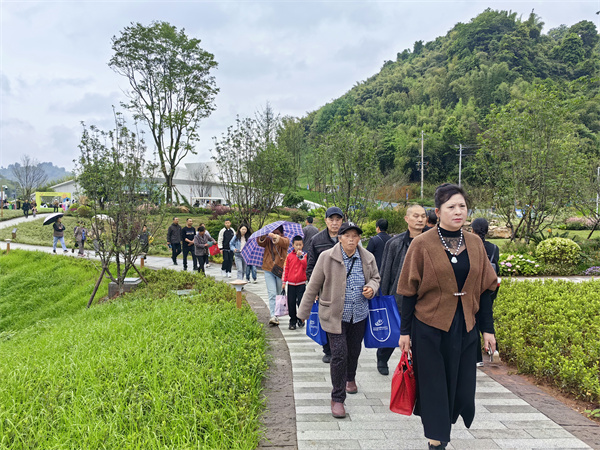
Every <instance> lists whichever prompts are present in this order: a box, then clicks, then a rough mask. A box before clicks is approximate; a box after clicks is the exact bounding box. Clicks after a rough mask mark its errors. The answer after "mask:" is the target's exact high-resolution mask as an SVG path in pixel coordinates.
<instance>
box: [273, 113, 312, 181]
mask: <svg viewBox="0 0 600 450" xmlns="http://www.w3.org/2000/svg"><path fill="white" fill-rule="evenodd" d="M277 145H278V146H279V148H281V149H283V150H285V151H286V152H287V154H288V155H289V156H288V157H289V158H291V160H292V161H293V177H292V178H293V180H292V184H293V185H294V186H296V185H297V184H298V175H299V174H300V172H301V170H302V169H301V168H302V154H303V153H305V151H306V140H305V138H304V127H303V126H302V123H301V122H300V121H299V120H298V119H296V118H294V117H284V118H283V119H282V121H281V127H280V129H279V132H278V134H277Z"/></svg>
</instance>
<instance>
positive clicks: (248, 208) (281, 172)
mask: <svg viewBox="0 0 600 450" xmlns="http://www.w3.org/2000/svg"><path fill="white" fill-rule="evenodd" d="M264 136H265V129H264V128H263V127H261V123H260V122H258V121H257V120H256V119H252V118H245V119H240V118H239V117H238V118H237V120H236V124H235V126H230V127H228V128H227V132H226V133H224V134H223V136H222V138H221V139H220V140H217V139H216V138H215V148H214V155H213V157H212V159H213V160H214V161H215V162H216V164H217V167H218V169H219V179H220V181H221V182H222V183H223V184H224V185H225V192H226V194H225V195H226V197H227V202H228V203H229V204H230V205H232V206H235V208H236V209H235V213H234V214H235V215H236V219H237V220H238V221H239V223H247V224H252V223H253V222H252V220H253V219H254V220H255V222H256V224H255V225H256V228H261V227H262V226H263V225H264V223H265V221H266V219H267V216H268V214H269V213H270V212H271V211H272V210H273V208H274V207H275V206H277V205H278V204H280V203H281V199H282V197H283V191H285V190H286V189H287V188H288V187H289V185H290V177H291V175H292V164H291V163H290V160H289V158H287V157H286V152H285V151H283V150H282V149H280V148H279V147H278V146H277V145H276V144H275V142H273V141H268V140H266V139H264Z"/></svg>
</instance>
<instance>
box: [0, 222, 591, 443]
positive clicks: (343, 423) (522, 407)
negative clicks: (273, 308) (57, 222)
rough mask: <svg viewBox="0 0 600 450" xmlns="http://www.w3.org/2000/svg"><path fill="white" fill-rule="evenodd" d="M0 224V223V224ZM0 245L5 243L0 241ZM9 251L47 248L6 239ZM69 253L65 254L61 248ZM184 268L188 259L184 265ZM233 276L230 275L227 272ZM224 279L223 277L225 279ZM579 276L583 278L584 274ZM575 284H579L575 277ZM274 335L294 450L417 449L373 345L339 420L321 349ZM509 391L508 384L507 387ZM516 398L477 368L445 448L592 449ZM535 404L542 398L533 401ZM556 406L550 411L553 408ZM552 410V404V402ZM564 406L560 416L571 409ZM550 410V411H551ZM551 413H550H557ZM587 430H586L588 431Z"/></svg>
mask: <svg viewBox="0 0 600 450" xmlns="http://www.w3.org/2000/svg"><path fill="white" fill-rule="evenodd" d="M2 225H3V224H1V223H0V227H2ZM2 248H3V249H4V248H5V244H4V243H2ZM11 248H22V249H26V250H38V251H46V252H51V251H52V249H51V248H50V247H35V246H28V245H22V244H14V243H13V244H11ZM68 255H71V253H68ZM146 266H147V267H150V268H154V269H159V268H172V269H175V270H182V264H181V263H180V264H179V265H178V266H173V264H172V261H171V260H170V259H169V258H165V257H152V256H149V257H148V259H147V261H146ZM190 266H191V262H190ZM207 274H208V275H211V276H213V277H215V278H216V279H217V280H221V279H222V277H221V271H220V266H219V265H215V264H211V265H210V267H209V268H208V269H207ZM233 276H234V278H235V272H234V274H233ZM234 278H232V279H231V280H233V279H234ZM584 279H585V278H584ZM577 281H582V280H581V279H578V280H577ZM245 289H246V290H247V291H249V292H252V293H254V294H256V295H258V296H259V297H261V298H262V299H263V301H265V303H267V290H266V285H265V283H264V278H263V275H262V274H261V273H260V272H259V282H258V283H257V284H248V285H247V286H246V288H245ZM280 321H281V326H280V328H281V332H282V334H283V336H284V338H285V341H286V343H287V346H288V349H289V352H290V357H291V361H292V372H293V385H294V397H295V405H296V425H297V439H298V449H299V450H308V449H323V450H326V449H327V450H330V449H331V450H333V449H374V450H375V449H377V450H384V449H424V448H426V447H427V444H426V440H425V438H424V437H423V429H422V426H421V422H420V419H419V418H418V417H416V416H410V417H406V416H401V415H398V414H394V413H392V412H390V411H389V395H390V381H391V375H390V376H382V375H380V374H379V373H378V372H377V368H376V356H375V350H374V349H363V351H362V353H361V356H360V359H359V365H358V371H357V376H356V381H357V385H358V389H359V392H358V393H357V394H355V395H348V397H347V399H346V411H347V413H348V415H347V417H346V418H345V419H341V420H340V419H335V418H333V417H332V416H331V411H330V399H331V397H330V392H331V383H330V378H329V365H327V364H324V363H323V362H322V361H321V357H322V351H321V347H320V346H318V345H316V344H315V343H314V342H313V341H312V340H310V339H309V338H308V337H306V335H305V329H304V328H302V329H300V328H299V329H296V330H293V331H292V330H288V327H287V324H288V317H287V316H286V317H282V318H280ZM399 358H400V355H399V353H398V352H395V353H394V355H393V356H392V358H391V360H390V368H391V369H392V368H393V367H395V365H396V364H397V363H398V361H399ZM513 390H514V389H513ZM532 403H535V404H540V402H539V401H538V402H534V401H529V402H528V401H527V400H526V398H524V396H521V395H517V394H515V393H513V392H511V390H509V389H508V388H506V387H504V386H503V385H502V384H500V383H498V382H496V381H494V379H492V378H491V377H490V376H488V375H486V373H484V371H483V370H478V373H477V394H476V415H475V420H474V422H473V425H472V426H471V428H470V429H466V428H465V427H464V425H463V424H462V419H459V421H458V422H457V424H456V425H455V426H454V427H453V430H452V442H451V443H450V444H449V445H448V448H449V449H486V450H487V449H581V448H586V449H590V448H600V432H599V431H598V429H599V428H600V427H598V425H597V424H595V423H594V422H591V421H589V420H587V419H585V418H584V417H583V416H576V417H577V418H576V419H575V422H576V423H575V424H573V423H572V422H570V423H569V425H571V427H570V428H571V429H573V428H575V429H581V428H586V427H587V429H588V431H589V430H590V429H591V430H592V433H591V434H592V435H594V434H595V435H596V436H598V439H591V441H590V440H589V439H588V442H590V445H588V444H586V443H585V442H583V441H582V440H580V439H578V438H577V437H575V436H574V435H573V434H571V433H570V432H569V431H567V430H566V429H565V428H566V426H561V425H559V423H557V422H561V420H560V417H561V414H560V411H558V414H553V417H555V420H551V419H550V418H549V417H548V416H547V415H546V414H544V413H542V412H541V411H540V409H542V408H536V407H534V406H532ZM541 403H543V402H541ZM560 407H561V406H559V407H558V408H560ZM555 408H556V406H555ZM564 408H565V410H564V411H565V414H567V412H571V410H570V409H568V408H566V407H564ZM555 412H556V411H555ZM557 417H558V418H557ZM589 434H590V433H588V435H589Z"/></svg>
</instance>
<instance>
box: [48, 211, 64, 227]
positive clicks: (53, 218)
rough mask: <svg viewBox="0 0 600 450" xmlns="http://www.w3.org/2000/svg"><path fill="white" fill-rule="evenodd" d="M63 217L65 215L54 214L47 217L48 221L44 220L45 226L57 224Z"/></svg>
mask: <svg viewBox="0 0 600 450" xmlns="http://www.w3.org/2000/svg"><path fill="white" fill-rule="evenodd" d="M62 216H64V214H63V213H56V214H52V215H51V216H48V217H46V220H44V225H50V224H51V223H54V222H56V221H57V220H58V219H59V218H60V217H62Z"/></svg>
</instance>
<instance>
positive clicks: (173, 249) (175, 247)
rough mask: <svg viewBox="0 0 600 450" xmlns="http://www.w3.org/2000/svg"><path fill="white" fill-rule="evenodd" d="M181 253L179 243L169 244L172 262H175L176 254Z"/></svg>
mask: <svg viewBox="0 0 600 450" xmlns="http://www.w3.org/2000/svg"><path fill="white" fill-rule="evenodd" d="M180 253H181V243H179V244H171V259H172V260H173V262H174V263H175V262H177V256H178V255H179V254H180Z"/></svg>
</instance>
